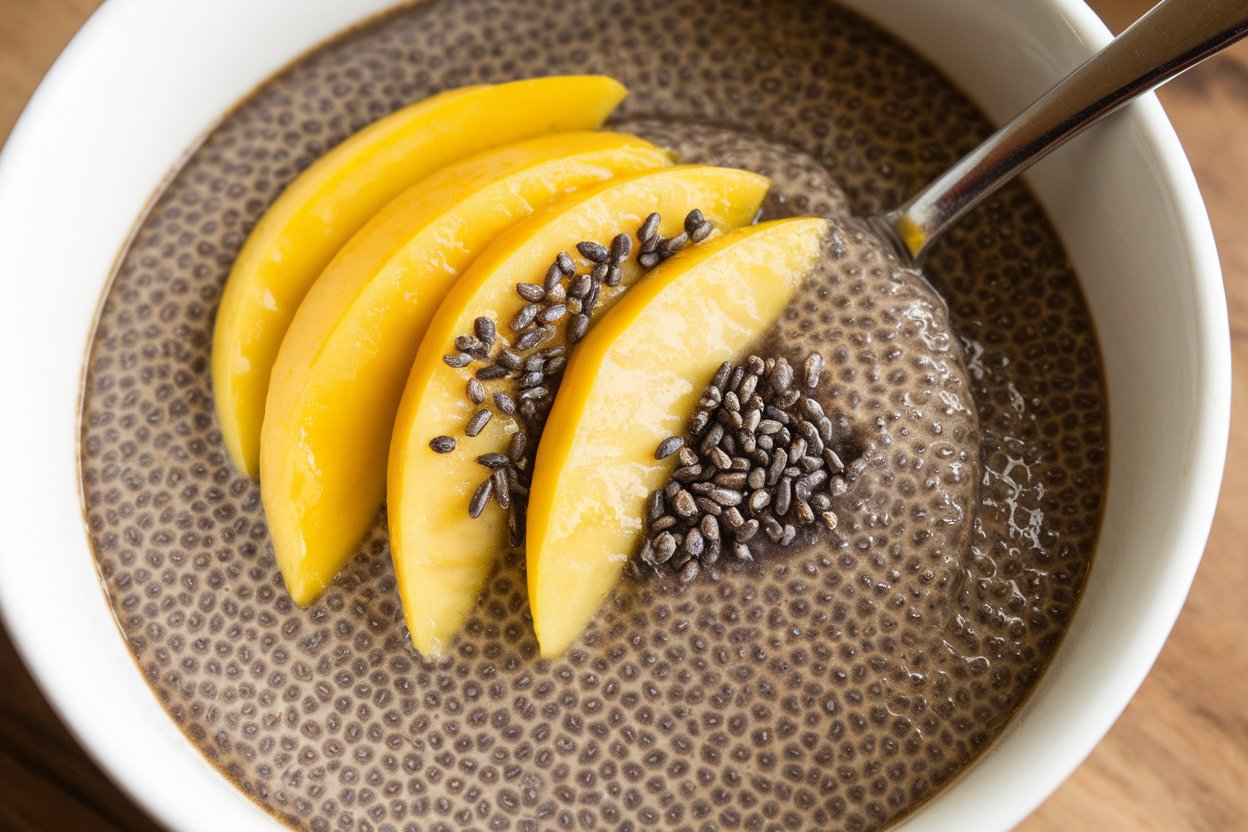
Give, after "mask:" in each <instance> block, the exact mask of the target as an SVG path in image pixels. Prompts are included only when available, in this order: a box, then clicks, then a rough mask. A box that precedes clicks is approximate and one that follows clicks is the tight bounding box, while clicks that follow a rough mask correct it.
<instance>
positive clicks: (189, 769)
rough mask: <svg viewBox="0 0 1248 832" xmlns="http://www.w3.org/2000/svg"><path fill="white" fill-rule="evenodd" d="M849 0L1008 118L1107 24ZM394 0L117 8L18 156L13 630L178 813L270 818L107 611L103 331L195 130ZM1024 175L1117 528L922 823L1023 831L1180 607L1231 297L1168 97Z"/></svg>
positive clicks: (14, 164)
mask: <svg viewBox="0 0 1248 832" xmlns="http://www.w3.org/2000/svg"><path fill="white" fill-rule="evenodd" d="M844 1H845V2H848V5H850V6H853V7H857V8H859V10H861V11H862V12H863V13H865V14H867V15H868V16H870V17H872V18H874V19H876V20H877V21H879V22H881V23H882V24H884V25H885V26H886V27H887V28H889V29H891V30H892V31H893V32H895V33H897V34H898V35H900V36H901V37H902V38H904V39H906V40H908V41H909V42H911V43H912V44H914V45H915V46H916V47H918V48H919V49H920V51H922V52H924V53H925V54H927V55H928V56H929V57H930V58H931V59H933V60H934V61H935V62H936V63H937V64H938V65H939V66H941V67H942V68H943V69H944V70H945V71H946V72H947V73H948V74H949V76H950V77H951V78H952V79H953V80H954V81H955V82H956V83H957V84H958V85H959V86H961V87H962V88H963V89H964V90H966V91H967V92H969V93H970V94H971V95H972V97H973V98H975V99H976V100H977V101H978V102H979V103H980V104H981V105H982V106H983V107H984V108H985V109H986V110H987V111H988V113H989V114H990V115H991V116H992V117H993V118H994V119H997V120H1003V119H1005V118H1008V117H1009V116H1010V115H1012V114H1013V113H1014V112H1016V111H1017V110H1018V109H1020V108H1021V107H1022V105H1024V104H1025V103H1027V102H1028V101H1029V100H1030V99H1032V98H1033V97H1034V96H1035V95H1037V94H1038V93H1040V92H1041V91H1042V90H1044V89H1045V88H1046V87H1047V86H1048V85H1050V84H1051V83H1052V82H1053V81H1054V80H1056V79H1057V78H1058V77H1060V76H1061V75H1063V74H1064V73H1065V72H1067V71H1068V70H1070V69H1071V68H1073V67H1074V66H1076V65H1077V64H1079V63H1080V62H1081V61H1082V60H1083V59H1085V58H1086V57H1087V56H1088V55H1089V54H1091V52H1092V51H1093V50H1095V49H1096V48H1098V47H1100V46H1101V45H1103V44H1104V43H1105V42H1106V41H1107V40H1108V39H1109V35H1108V33H1107V31H1106V29H1105V27H1104V26H1103V25H1102V24H1101V23H1100V22H1099V21H1098V20H1097V19H1096V17H1095V16H1094V15H1093V14H1092V13H1091V12H1090V11H1089V10H1088V8H1087V7H1086V6H1084V5H1083V4H1082V3H1081V2H1079V0H1038V1H1037V2H1032V3H1000V2H999V0H946V2H942V3H932V2H930V0H844ZM390 2H391V0H355V2H351V3H344V2H342V0H264V2H259V1H258V0H211V1H209V0H203V2H198V3H189V2H187V3H169V2H167V0H109V2H108V3H106V4H105V6H104V7H103V8H102V9H101V10H100V11H99V12H98V13H97V14H96V15H95V16H94V17H93V18H92V19H91V21H90V22H89V23H88V24H87V25H86V26H85V27H84V28H83V30H82V31H81V32H80V33H79V35H78V36H77V37H76V38H75V39H74V41H73V43H72V44H71V45H70V47H69V48H68V49H67V50H66V51H65V53H64V54H63V55H62V56H61V58H60V60H59V61H58V62H57V64H56V66H55V67H54V68H53V69H52V71H51V72H50V73H49V75H48V77H47V78H46V80H45V81H44V83H43V85H42V86H41V87H40V89H39V91H38V93H37V94H36V96H35V98H34V99H33V100H32V102H31V104H30V106H29V107H28V108H27V110H26V113H25V114H24V115H23V117H22V119H21V121H20V122H19V124H18V125H17V127H16V129H15V130H14V132H13V135H12V138H11V139H10V141H9V143H8V146H7V147H6V148H5V150H4V153H3V156H0V264H2V265H0V282H2V286H3V300H2V301H0V362H2V364H0V368H2V370H3V375H0V390H3V391H4V392H3V402H4V404H3V406H2V407H0V460H3V469H2V470H3V476H0V518H2V520H0V602H2V605H3V606H2V609H3V615H4V621H5V624H6V625H7V626H8V628H9V631H10V633H11V634H12V636H13V638H14V640H15V641H16V643H17V645H18V648H19V649H20V651H21V653H22V655H23V657H24V658H25V659H26V661H27V663H28V664H29V666H30V668H31V670H32V671H33V673H34V675H35V677H36V679H37V680H38V681H39V683H40V684H41V685H42V686H43V689H44V691H45V692H46V693H47V695H48V697H49V699H50V700H51V701H52V703H53V704H54V705H55V706H56V708H57V710H58V711H59V712H60V713H61V715H62V716H63V717H64V718H65V720H66V722H67V723H68V724H69V726H70V728H71V729H72V730H73V731H74V732H75V733H76V734H77V736H78V738H79V739H80V740H81V741H82V743H83V745H84V746H85V747H86V748H87V750H88V751H89V752H90V753H91V754H92V755H94V757H95V758H96V759H97V760H98V761H99V762H100V763H101V764H102V765H103V766H104V768H105V769H106V770H108V771H109V772H111V773H112V775H113V776H114V777H115V778H116V779H117V780H118V782H119V783H120V784H121V785H122V786H123V787H124V788H125V789H126V790H127V791H129V792H130V794H131V795H132V796H133V797H134V798H135V799H136V800H137V801H138V802H139V803H140V804H141V805H143V806H144V807H145V808H146V809H147V810H148V811H149V812H151V814H152V815H154V816H155V817H156V818H157V819H158V820H160V821H161V822H163V823H164V824H166V825H167V826H169V827H171V828H173V829H178V830H213V831H214V832H215V830H222V829H230V830H247V829H273V828H276V827H277V826H278V824H277V823H276V822H275V821H274V820H272V819H271V818H270V817H269V816H268V815H266V814H264V813H263V812H262V811H261V810H260V809H259V808H257V807H256V806H255V805H254V804H253V803H251V802H250V801H249V800H248V799H246V798H245V797H243V796H242V794H241V793H240V792H238V791H237V790H236V789H235V788H234V786H233V785H231V784H230V783H229V782H227V781H226V780H225V778H223V777H222V776H221V775H220V774H218V773H217V772H216V770H215V769H213V768H212V767H211V766H209V765H208V763H206V762H205V761H204V760H203V759H202V758H201V757H200V755H199V754H198V752H196V751H195V750H194V748H193V747H192V746H191V745H190V743H188V742H187V741H186V740H185V739H184V738H183V736H182V734H181V732H180V731H179V730H178V729H177V728H176V727H175V726H174V724H173V722H172V721H171V720H170V718H169V717H168V716H167V715H166V714H165V712H164V711H163V710H162V709H161V708H160V706H159V705H158V704H157V702H156V699H155V697H154V696H153V695H152V693H151V691H150V689H149V688H148V687H147V685H146V684H145V683H144V681H143V680H142V678H141V677H140V674H139V672H138V670H137V668H136V666H135V665H134V663H133V661H132V660H131V657H130V655H129V653H128V652H127V650H126V647H125V645H124V643H123V641H122V639H121V638H120V636H119V633H118V630H117V627H116V626H115V624H114V622H113V620H112V618H111V615H110V611H109V607H108V606H107V604H106V603H105V600H104V597H103V593H102V592H101V590H100V585H99V583H98V581H97V578H96V574H95V570H94V568H93V560H92V558H91V555H90V553H89V551H88V547H87V540H86V534H85V530H84V525H83V520H82V512H81V510H80V508H79V492H78V479H77V446H76V436H77V412H78V390H79V381H80V377H81V374H82V357H83V350H84V346H85V344H86V340H87V333H88V331H89V327H90V324H91V321H92V317H93V314H94V312H95V305H96V301H97V298H98V297H99V295H100V292H101V288H102V286H103V283H104V281H105V279H106V278H107V276H108V274H109V271H110V268H111V266H112V263H113V260H114V258H115V257H116V256H117V253H118V252H119V251H120V250H121V248H122V247H123V245H124V244H125V242H126V238H127V234H128V233H129V232H130V230H131V227H132V226H133V224H134V221H135V218H136V217H137V216H138V215H139V214H140V213H141V212H142V210H143V208H144V205H145V204H146V202H147V200H148V198H149V197H150V196H151V194H152V193H153V192H154V191H155V190H156V189H157V187H158V186H159V185H160V183H161V180H162V178H163V177H164V176H165V175H166V173H167V172H168V171H169V170H170V169H171V168H172V167H173V166H174V165H175V163H176V162H177V161H178V159H179V158H180V157H181V155H182V154H183V153H184V152H185V151H186V149H187V148H188V147H189V146H191V145H192V144H193V143H194V141H195V140H196V138H197V137H198V136H199V135H201V134H202V133H203V132H204V131H205V130H206V129H208V128H209V127H210V126H211V125H212V124H213V122H214V121H215V120H216V119H217V118H218V117H219V116H220V115H221V114H222V113H223V112H224V111H225V110H227V109H228V108H229V107H230V106H231V105H232V104H233V103H235V102H236V101H238V100H240V99H241V98H243V97H244V96H246V95H247V93H248V92H249V91H250V90H251V89H252V88H253V87H255V85H256V84H257V83H258V82H260V81H262V80H263V79H264V78H265V77H267V76H268V75H270V74H272V73H273V72H275V71H276V70H278V69H279V68H281V67H282V66H283V65H284V64H286V63H288V62H289V61H291V60H293V59H294V58H296V57H297V56H298V55H299V54H301V53H302V52H304V51H305V50H307V49H309V48H310V47H312V46H314V45H315V44H317V43H318V42H320V41H322V40H324V39H325V38H327V37H329V36H331V35H333V34H334V33H336V32H338V31H340V30H342V29H344V28H346V27H347V26H349V25H350V24H351V23H353V22H355V21H357V20H358V19H360V18H361V17H364V16H366V15H369V14H371V13H373V12H376V11H378V10H380V9H382V8H384V7H386V6H388V5H390ZM240 21H246V25H242V24H241V23H240ZM1030 179H1031V182H1032V184H1033V185H1034V187H1035V189H1036V191H1037V192H1038V193H1039V195H1040V198H1041V200H1042V201H1043V203H1044V205H1045V207H1046V208H1047V209H1048V212H1049V214H1050V216H1051V217H1053V219H1054V221H1055V223H1056V225H1057V228H1058V230H1059V231H1060V233H1061V235H1062V238H1063V240H1064V241H1065V243H1066V246H1067V249H1068V251H1069V252H1070V255H1071V257H1072V258H1073V260H1074V263H1075V267H1076V270H1077V272H1078V274H1079V276H1080V278H1081V279H1082V282H1083V286H1084V289H1085V291H1086V293H1087V296H1088V301H1089V302H1090V304H1091V307H1092V312H1093V317H1094V319H1095V321H1096V326H1097V328H1098V331H1099V334H1100V338H1101V346H1102V349H1103V352H1104V359H1105V367H1106V372H1107V373H1108V381H1109V398H1110V409H1109V412H1110V421H1111V425H1110V436H1111V446H1112V451H1113V453H1112V458H1111V467H1110V481H1109V492H1108V504H1107V507H1106V511H1105V517H1104V529H1103V532H1102V535H1101V542H1100V548H1099V551H1098V554H1097V556H1096V561H1095V563H1094V566H1093V568H1092V572H1091V576H1090V578H1089V582H1088V586H1087V589H1086V592H1085V596H1084V601H1083V603H1082V606H1081V607H1080V609H1079V612H1078V614H1077V615H1076V617H1075V620H1074V623H1073V625H1072V628H1071V630H1070V633H1069V635H1068V636H1067V638H1066V641H1065V643H1064V644H1063V645H1062V647H1061V649H1060V651H1059V653H1058V655H1057V658H1056V661H1055V663H1054V665H1053V666H1052V667H1051V668H1050V669H1049V671H1048V672H1047V673H1046V674H1045V676H1044V678H1043V680H1042V681H1041V683H1040V685H1039V687H1038V688H1037V690H1036V691H1035V693H1034V695H1033V696H1032V697H1031V699H1030V700H1029V701H1028V703H1027V705H1026V707H1025V708H1024V710H1023V712H1022V713H1021V714H1020V715H1019V717H1018V718H1017V719H1016V720H1015V722H1014V724H1013V725H1012V726H1011V727H1010V728H1009V729H1008V730H1007V732H1006V734H1005V735H1004V736H1003V737H1002V738H1001V739H1000V740H998V741H997V743H996V744H995V745H994V746H993V748H992V749H991V750H990V752H989V753H988V754H987V755H986V756H985V757H984V758H982V759H981V760H980V761H979V762H978V763H976V765H975V766H973V767H972V768H971V769H970V770H969V771H968V772H967V773H966V774H965V775H964V776H962V777H961V778H960V779H959V780H958V781H957V782H956V783H954V784H953V785H952V786H951V787H950V788H948V789H946V790H945V791H944V792H942V793H941V794H940V795H939V796H938V797H937V798H936V799H935V800H934V801H932V802H931V803H930V804H929V805H927V806H926V807H924V808H923V809H922V810H921V811H920V812H918V813H917V814H916V815H914V816H913V817H912V818H910V819H909V820H908V821H907V822H906V823H905V824H904V828H905V830H907V832H919V830H967V829H974V830H993V829H1006V828H1008V827H1010V826H1012V825H1014V824H1015V823H1017V822H1018V821H1019V820H1021V819H1022V818H1023V817H1024V816H1025V815H1026V814H1027V813H1028V812H1030V811H1031V810H1032V809H1033V808H1035V806H1037V805H1038V804H1039V803H1040V802H1041V801H1042V800H1043V799H1044V798H1045V796H1047V795H1048V794H1049V793H1050V792H1051V791H1052V790H1053V789H1054V788H1056V786H1057V785H1058V784H1059V783H1060V782H1061V781H1062V780H1063V779H1064V778H1065V777H1066V776H1067V775H1069V774H1070V772H1071V771H1073V770H1074V768H1075V767H1076V766H1077V765H1078V764H1079V762H1080V761H1081V760H1082V759H1083V758H1084V756H1085V755H1087V753H1088V752H1089V751H1091V749H1092V747H1093V746H1094V745H1095V744H1096V743H1097V742H1098V741H1099V740H1100V738H1101V737H1102V736H1103V735H1104V733H1105V732H1106V731H1107V730H1108V729H1109V727H1110V725H1111V724H1112V723H1113V722H1114V720H1115V719H1116V718H1117V716H1118V714H1119V713H1120V712H1121V711H1122V709H1123V708H1124V707H1125V706H1126V704H1127V701H1128V700H1129V699H1130V698H1131V696H1132V694H1133V693H1134V692H1135V690H1136V688H1137V687H1138V686H1139V684H1140V682H1141V681H1142V680H1143V678H1144V676H1145V674H1146V673H1147V672H1148V669H1149V667H1150V666H1151V665H1152V663H1153V661H1154V659H1155V658H1156V656H1157V653H1158V651H1159V650H1160V649H1161V646H1162V643H1163V642H1164V641H1165V639H1166V636H1167V635H1168V633H1169V631H1170V628H1171V626H1172V625H1173V623H1174V620H1175V617H1176V616H1177V615H1178V612H1179V609H1180V607H1181V606H1182V604H1183V600H1184V598H1185V597H1186V595H1187V591H1188V587H1189V585H1190V583H1191V579H1192V576H1193V574H1194V572H1195V570H1196V567H1197V564H1198V563H1199V561H1200V556H1201V552H1202V550H1203V548H1204V544H1205V539H1206V536H1207V534H1208V530H1209V525H1210V522H1211V520H1212V516H1213V509H1214V504H1215V502H1216V498H1217V490H1218V485H1219V482H1220V480H1221V472H1222V463H1223V456H1224V452H1225V447H1226V437H1227V430H1228V424H1229V413H1230V349H1229V336H1228V327H1227V318H1226V305H1225V298H1224V296H1223V291H1222V283H1221V275H1220V272H1219V269H1218V262H1217V256H1216V252H1215V250H1214V245H1213V238H1212V235H1211V233H1210V230H1209V225H1208V220H1207V218H1206V216H1205V211H1204V206H1203V205H1202V203H1201V200H1200V195H1199V193H1198V192H1197V189H1196V185H1195V182H1194V180H1193V178H1192V174H1191V171H1190V169H1189V167H1188V163H1187V160H1186V158H1185V157H1184V155H1183V151H1182V149H1181V148H1180V146H1179V143H1178V141H1177V140H1176V138H1175V136H1174V133H1173V132H1172V130H1171V128H1170V125H1169V123H1168V122H1167V120H1166V117H1165V115H1164V114H1163V113H1162V110H1161V107H1160V105H1159V104H1158V103H1157V101H1156V100H1155V99H1153V98H1152V97H1149V98H1147V99H1145V100H1142V101H1139V102H1137V103H1136V104H1134V105H1132V106H1131V107H1130V108H1129V109H1128V110H1127V111H1126V112H1124V113H1123V114H1120V116H1119V117H1116V118H1114V119H1112V120H1111V121H1110V122H1108V123H1106V124H1104V125H1101V126H1100V127H1098V128H1097V129H1095V130H1093V131H1091V132H1089V133H1088V134H1086V135H1085V136H1083V137H1081V138H1080V139H1078V140H1076V141H1075V142H1073V143H1072V144H1071V145H1069V146H1068V147H1066V148H1064V149H1063V150H1061V151H1060V152H1059V153H1057V154H1056V155H1055V156H1053V157H1051V158H1050V159H1049V160H1047V161H1046V162H1045V163H1043V164H1042V165H1040V166H1038V167H1037V168H1036V169H1035V170H1034V171H1033V172H1032V174H1031V176H1030Z"/></svg>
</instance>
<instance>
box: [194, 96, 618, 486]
mask: <svg viewBox="0 0 1248 832" xmlns="http://www.w3.org/2000/svg"><path fill="white" fill-rule="evenodd" d="M625 94H626V91H625V89H624V87H622V86H621V85H620V84H619V83H618V82H616V81H614V80H612V79H610V78H606V77H603V76H592V75H591V76H563V77H553V78H541V79H535V80H531V81H515V82H513V83H508V84H499V85H498V86H478V87H467V88H464V89H458V90H452V91H450V92H446V93H442V94H441V95H435V96H433V97H432V98H428V99H426V100H424V101H421V102H418V103H416V104H413V105H411V106H409V107H406V108H404V109H402V110H399V111H398V112H395V113H392V114H391V115H389V116H386V117H385V118H383V119H381V120H379V121H377V122H375V123H373V124H371V125H369V126H368V127H366V128H364V129H363V130H361V131H359V132H358V133H356V134H355V135H353V136H351V137H350V138H348V139H347V140H346V141H344V142H342V143H341V144H339V145H338V146H337V147H335V148H334V149H333V150H331V151H329V152H328V153H326V154H325V155H324V156H322V157H321V158H320V159H319V160H317V161H316V162H315V163H314V164H313V165H312V166H311V167H309V168H308V169H307V170H306V171H304V172H303V173H302V174H300V175H299V177H298V178H297V179H295V181H293V182H292V183H291V184H290V185H289V186H288V187H287V188H286V190H285V191H283V192H282V194H281V196H279V197H278V198H277V200H276V201H275V202H274V203H273V205H271V206H270V207H269V209H268V211H266V212H265V214H264V216H263V217H261V219H260V222H258V223H257V224H256V227H255V228H254V229H253V230H252V232H251V234H250V235H249V236H248V238H247V241H246V242H245V243H244V244H243V248H242V251H240V252H239V254H238V258H237V259H236V260H235V262H234V268H233V269H232V270H231V272H230V276H229V279H228V280H227V282H226V284H225V291H224V293H223V294H222V296H221V305H220V308H219V309H218V310H217V321H216V330H215V332H214V335H213V347H212V384H213V392H214V395H215V399H216V407H217V418H218V421H219V422H220V424H221V435H222V438H223V439H224V440H225V446H226V449H227V450H228V451H229V454H230V458H231V459H232V460H233V461H234V464H235V466H236V467H238V469H239V470H241V471H244V472H246V473H247V475H248V476H255V475H256V473H257V471H258V470H259V466H260V428H261V421H262V419H263V416H264V402H265V396H266V394H267V392H268V387H269V373H270V371H271V370H272V368H273V361H274V359H275V358H276V357H277V351H278V347H279V346H280V345H281V342H282V337H283V336H284V335H285V334H286V329H287V327H288V326H289V325H290V321H291V318H292V317H293V316H294V314H295V310H296V309H297V308H298V306H299V303H300V301H302V300H303V297H304V295H305V294H306V293H307V291H308V289H309V287H311V285H312V283H313V281H315V280H316V278H317V276H318V275H320V273H321V271H322V270H323V269H324V268H325V266H326V264H328V263H329V261H330V259H332V258H333V256H334V255H335V254H336V253H337V251H338V249H339V248H340V247H341V246H342V244H343V243H345V242H346V241H347V240H348V239H349V238H350V237H351V235H352V234H354V233H355V232H356V231H358V230H359V229H360V227H361V226H363V225H364V223H365V222H367V221H368V220H369V219H370V218H371V217H372V216H373V215H374V214H375V213H377V211H378V210H379V209H380V208H381V207H382V206H383V205H385V204H386V203H387V202H389V201H390V200H391V199H393V198H394V197H395V196H397V195H398V194H400V193H401V192H403V191H404V190H406V189H407V188H408V186H410V185H411V184H413V183H414V182H416V181H417V180H419V179H422V178H424V177H425V176H427V175H429V174H430V173H432V172H433V171H435V170H437V169H438V168H440V167H443V166H445V165H447V164H449V163H451V162H454V161H457V160H459V159H463V158H464V157H466V156H470V155H472V154H474V153H478V152H480V151H482V150H486V149H488V148H491V147H497V146H498V145H501V144H507V143H509V142H514V141H518V140H520V139H525V138H529V137H531V136H537V135H541V134H544V133H553V132H562V131H568V130H588V129H593V128H595V127H598V126H599V125H601V124H602V122H603V121H605V120H606V118H607V116H608V115H609V114H610V112H611V111H612V110H613V109H614V108H615V106H616V105H617V104H618V103H619V102H620V101H621V100H622V99H623V98H624V96H625Z"/></svg>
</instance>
